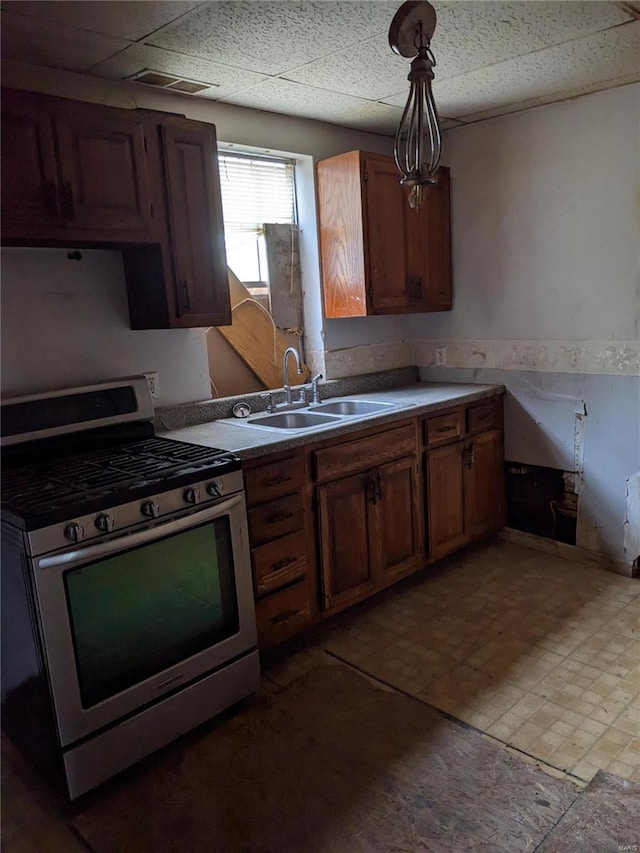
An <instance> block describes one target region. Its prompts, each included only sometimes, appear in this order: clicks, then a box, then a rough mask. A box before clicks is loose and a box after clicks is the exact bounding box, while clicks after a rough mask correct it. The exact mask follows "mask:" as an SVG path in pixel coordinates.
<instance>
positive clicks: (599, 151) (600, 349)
mask: <svg viewBox="0 0 640 853" xmlns="http://www.w3.org/2000/svg"><path fill="white" fill-rule="evenodd" d="M446 155H447V160H448V163H449V165H450V167H451V184H452V244H453V280H454V308H453V311H451V312H450V313H448V314H437V315H436V314H433V315H420V316H414V317H412V318H411V329H412V335H413V338H414V345H413V352H414V357H415V358H416V360H417V363H418V365H419V366H421V367H422V368H424V369H423V370H422V375H423V376H424V377H425V378H430V379H441V380H450V379H454V380H459V381H469V380H470V379H471V380H472V381H473V380H474V379H475V381H478V382H488V381H494V382H501V383H503V384H505V385H506V386H507V389H508V392H509V393H508V400H507V418H506V429H507V436H506V444H507V448H508V452H509V453H511V458H512V460H513V461H521V462H526V461H531V460H530V459H528V458H526V457H527V456H528V454H529V452H530V451H531V450H532V449H533V448H535V452H536V457H537V459H536V461H537V464H542V465H545V464H546V465H549V466H550V467H556V466H557V465H558V462H559V460H563V459H564V460H566V459H567V456H568V459H569V463H570V460H571V458H572V457H573V458H574V460H577V461H576V464H577V465H579V466H580V465H581V466H582V468H583V474H584V483H583V487H582V488H583V491H582V495H581V498H580V504H581V512H580V516H579V522H578V541H577V544H578V545H580V546H582V547H584V548H587V549H589V550H592V551H599V552H603V553H605V554H609V555H612V556H614V557H616V558H618V559H620V560H622V561H624V562H626V563H628V564H630V563H631V562H632V561H633V560H634V559H635V558H636V557H638V554H637V553H633V552H634V550H636V549H637V545H636V544H634V543H637V542H638V537H637V536H635V537H634V536H633V535H630V528H631V527H639V526H640V516H639V510H638V508H637V505H638V500H637V497H634V494H633V488H632V487H630V485H629V484H630V483H631V484H632V485H633V483H634V482H637V478H636V480H634V475H635V473H636V472H638V471H639V470H640V380H639V379H638V375H639V374H640V345H639V342H638V340H639V329H640V280H639V260H640V205H639V203H638V199H639V198H640V194H639V193H640V84H633V85H630V86H625V87H621V88H618V89H613V90H609V91H605V92H599V93H596V94H592V95H587V96H584V97H581V98H577V99H575V100H572V101H566V102H563V103H558V104H551V105H548V106H545V107H540V108H537V109H534V110H529V111H527V112H523V113H520V114H517V115H511V116H505V117H502V118H498V119H493V120H490V121H487V122H483V123H481V124H477V125H473V126H469V127H462V128H456V129H455V130H453V131H451V132H449V133H448V134H447V137H446ZM437 347H444V348H446V359H447V362H446V363H447V366H446V367H435V366H434V365H435V362H436V348H437ZM582 411H584V412H585V414H584V415H581V414H580V412H582ZM567 451H568V452H567Z"/></svg>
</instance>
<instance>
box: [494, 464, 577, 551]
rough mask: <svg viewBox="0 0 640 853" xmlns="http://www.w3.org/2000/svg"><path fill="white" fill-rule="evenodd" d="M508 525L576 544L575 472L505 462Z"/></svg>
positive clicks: (568, 543) (515, 528) (557, 540)
mask: <svg viewBox="0 0 640 853" xmlns="http://www.w3.org/2000/svg"><path fill="white" fill-rule="evenodd" d="M505 471H506V485H507V526H508V527H511V528H513V529H514V530H522V531H524V532H525V533H532V534H534V535H535V536H543V537H544V538H545V539H554V540H555V541H556V542H565V543H566V544H567V545H575V544H576V526H577V520H578V494H577V493H576V491H575V487H576V476H577V475H576V474H575V473H574V472H572V471H561V470H560V469H558V468H545V467H544V466H542V465H522V464H520V463H518V462H507V463H505Z"/></svg>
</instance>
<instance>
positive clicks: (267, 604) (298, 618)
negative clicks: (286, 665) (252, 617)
mask: <svg viewBox="0 0 640 853" xmlns="http://www.w3.org/2000/svg"><path fill="white" fill-rule="evenodd" d="M310 622H311V605H310V601H309V587H308V584H307V582H306V581H301V582H300V583H297V584H296V585H295V586H291V587H289V588H288V589H283V590H282V592H277V593H275V595H270V596H269V597H268V598H264V599H262V601H258V602H257V603H256V623H257V626H258V645H259V647H260V649H261V650H264V649H268V648H270V647H271V646H275V645H276V644H277V643H280V642H282V641H283V640H286V639H288V638H289V637H293V636H295V635H296V634H299V633H300V632H301V631H303V630H304V629H305V628H306V627H307V626H308V625H309V623H310Z"/></svg>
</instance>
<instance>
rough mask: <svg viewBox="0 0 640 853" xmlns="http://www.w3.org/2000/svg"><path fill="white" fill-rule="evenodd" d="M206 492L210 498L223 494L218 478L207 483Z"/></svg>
mask: <svg viewBox="0 0 640 853" xmlns="http://www.w3.org/2000/svg"><path fill="white" fill-rule="evenodd" d="M207 493H208V494H210V495H211V497H212V498H221V497H222V495H223V494H224V490H223V488H222V483H221V482H220V480H214V481H213V482H212V483H207Z"/></svg>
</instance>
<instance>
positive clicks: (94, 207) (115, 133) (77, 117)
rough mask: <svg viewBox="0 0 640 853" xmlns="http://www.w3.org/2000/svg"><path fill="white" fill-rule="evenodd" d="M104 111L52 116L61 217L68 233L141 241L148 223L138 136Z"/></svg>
mask: <svg viewBox="0 0 640 853" xmlns="http://www.w3.org/2000/svg"><path fill="white" fill-rule="evenodd" d="M123 112H124V111H122V110H111V109H109V108H105V107H93V106H86V105H83V106H74V107H73V108H66V107H65V108H64V109H60V110H58V111H56V130H57V136H58V150H59V157H60V168H61V174H62V193H63V216H64V218H65V220H67V221H68V226H69V227H70V228H82V229H94V230H96V231H101V232H104V231H111V232H113V234H114V239H118V238H120V239H130V240H135V239H143V238H144V237H145V235H146V232H147V230H148V228H149V224H150V221H151V201H150V195H149V186H148V179H147V168H146V157H145V148H144V131H143V128H142V125H141V123H140V122H139V121H138V119H136V118H135V117H134V116H132V117H131V118H129V117H128V116H126V115H122V113H123Z"/></svg>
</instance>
